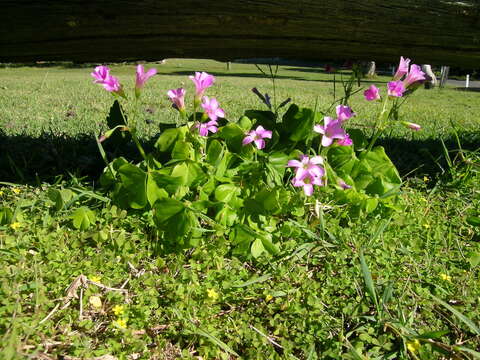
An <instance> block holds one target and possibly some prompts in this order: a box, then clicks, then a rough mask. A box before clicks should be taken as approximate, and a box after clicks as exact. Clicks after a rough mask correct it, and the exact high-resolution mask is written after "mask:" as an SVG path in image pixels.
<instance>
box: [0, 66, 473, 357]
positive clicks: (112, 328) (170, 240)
mask: <svg viewBox="0 0 480 360" xmlns="http://www.w3.org/2000/svg"><path fill="white" fill-rule="evenodd" d="M167 64H168V62H167ZM179 64H183V65H182V68H180V70H178V67H179V66H180V65H179ZM185 64H187V65H185ZM168 66H170V67H169V68H167V67H165V68H162V67H160V66H157V68H158V73H159V75H155V76H154V77H153V78H150V79H149V80H148V82H147V83H145V82H146V80H147V77H148V76H145V75H146V74H148V73H146V72H144V71H142V69H141V68H140V69H139V70H138V71H139V76H138V77H137V82H136V83H135V81H133V80H132V73H133V69H134V67H133V66H121V67H113V66H112V67H110V71H109V72H107V69H106V68H99V69H96V71H95V74H96V77H95V79H96V81H97V82H98V83H100V84H103V86H104V87H105V88H106V89H107V90H110V92H113V93H118V95H119V96H118V98H117V100H118V101H117V102H115V103H114V105H113V106H112V107H111V108H110V105H111V104H110V103H111V101H112V99H111V98H109V97H111V95H110V94H108V93H107V91H105V93H102V92H101V89H99V88H97V87H95V86H94V85H92V84H91V82H90V80H89V77H90V74H89V73H90V72H91V71H92V70H91V69H86V68H82V69H73V70H70V69H69V70H65V69H58V68H53V69H48V70H45V69H43V70H42V71H43V72H42V75H41V76H37V79H40V78H41V79H42V80H41V82H40V84H35V82H34V83H33V85H32V86H31V87H29V88H27V89H25V90H21V88H22V82H21V79H20V78H21V77H22V76H25V78H26V79H25V80H24V81H26V80H29V79H30V78H31V77H32V76H33V78H35V76H34V75H35V71H38V70H39V69H21V68H20V69H13V70H11V72H10V69H2V72H3V73H2V74H1V76H2V78H1V79H2V85H1V86H2V97H1V98H0V101H2V106H3V109H6V110H5V118H4V120H2V121H4V123H2V128H3V130H2V131H3V135H2V137H3V138H4V139H5V141H4V142H3V144H5V143H8V144H9V145H10V144H11V145H12V146H18V143H19V144H22V146H26V148H25V150H24V151H23V153H22V152H21V151H20V149H19V153H16V152H15V151H12V150H11V148H8V152H7V148H6V147H5V145H3V146H2V164H4V166H3V168H4V170H3V172H4V173H5V177H4V179H5V181H4V182H3V183H2V184H3V187H2V189H1V191H2V192H1V197H2V198H1V200H2V208H1V210H0V223H1V224H2V228H1V230H2V234H1V237H0V241H1V248H0V251H1V252H2V259H3V262H2V263H3V265H2V270H1V271H2V287H1V292H2V293H1V295H2V296H1V301H2V304H1V308H0V309H1V310H0V311H2V317H1V320H0V329H1V336H2V341H1V344H2V345H1V346H2V356H3V357H5V358H22V357H33V358H56V357H58V356H69V357H71V358H91V357H101V356H105V355H113V356H116V357H118V358H198V357H202V358H238V357H241V358H306V359H307V358H308V359H315V358H353V359H359V358H360V359H364V358H392V359H393V358H422V359H431V358H442V357H444V358H445V357H447V358H448V357H451V358H474V357H477V356H478V353H476V352H475V351H476V350H477V349H478V347H479V343H480V341H479V336H480V331H479V325H478V324H479V320H480V319H479V315H478V312H477V311H476V308H477V306H478V302H479V301H480V293H479V286H478V264H479V262H480V255H479V254H480V249H479V246H478V239H479V238H478V235H479V234H478V231H479V223H480V214H479V213H478V209H479V206H478V205H479V191H480V190H479V187H478V180H479V177H478V161H479V156H478V153H477V152H476V151H475V150H476V148H475V145H476V143H477V142H478V131H477V130H476V126H478V120H479V119H478V116H476V115H475V111H476V109H477V107H479V106H480V105H479V103H480V102H479V101H478V94H476V93H463V92H462V93H460V92H458V91H455V90H452V89H442V90H434V91H425V90H422V89H418V90H416V91H415V93H414V94H412V95H411V96H409V99H408V101H407V102H405V103H404V104H402V106H401V108H400V109H399V110H398V115H397V111H396V104H399V102H398V100H399V99H403V97H400V96H395V95H399V93H400V92H402V93H403V92H404V90H403V89H402V87H401V85H400V84H399V83H398V82H397V83H395V82H394V81H392V78H391V76H389V77H381V78H377V79H374V80H367V81H365V79H364V80H362V82H363V83H362V84H361V86H360V87H359V86H358V84H357V83H356V82H354V81H351V82H348V80H349V79H351V80H357V74H356V73H355V72H352V71H350V70H347V71H343V72H336V73H334V74H332V73H324V72H322V71H323V69H311V68H288V67H287V68H285V69H280V71H279V72H278V73H277V77H276V81H275V95H276V96H275V98H273V99H272V100H269V96H266V94H265V92H268V93H269V94H270V95H271V96H273V89H272V87H271V83H270V82H269V79H268V77H269V75H270V73H269V72H268V71H267V69H268V68H265V67H263V68H262V69H263V70H264V71H265V73H264V74H262V73H261V72H260V73H259V72H258V71H257V70H256V68H255V67H254V66H248V65H239V64H234V69H236V68H237V67H238V70H237V72H235V70H234V72H233V74H232V75H233V76H232V77H233V78H234V79H233V80H230V81H229V80H228V76H226V75H228V74H229V73H228V72H227V71H226V70H225V68H224V65H222V64H219V63H215V62H198V61H195V62H194V61H192V62H190V61H187V60H178V61H176V62H174V63H173V64H172V65H168ZM184 66H185V67H188V69H186V70H183V67H184ZM221 66H222V67H221ZM151 67H153V66H148V65H145V68H151ZM7 70H8V71H7ZM194 70H205V71H207V72H208V73H213V74H215V77H216V81H215V86H211V87H208V92H206V93H203V94H200V93H199V92H202V88H203V90H204V91H207V89H206V85H211V84H210V83H211V81H212V78H210V77H208V76H209V75H208V74H206V73H198V74H197V75H195V74H194ZM309 71H310V72H309ZM56 72H58V73H57V74H55V73H56ZM123 72H124V73H125V76H122V73H123ZM162 72H163V74H162ZM175 72H177V73H179V74H176V75H175V74H173V75H166V74H167V73H170V74H171V73H175ZM118 73H120V74H121V75H120V76H119V81H118V83H117V82H116V80H115V79H116V78H112V76H113V74H115V75H117V74H118ZM299 73H300V74H299ZM45 74H48V75H45ZM52 74H53V75H52ZM67 74H68V75H67ZM70 74H71V75H72V76H73V77H70ZM75 74H77V75H76V76H78V79H79V83H78V86H77V85H74V86H71V87H68V89H69V91H70V92H69V95H68V94H67V95H64V94H62V92H61V91H59V90H58V89H57V90H55V93H49V92H48V91H46V92H45V88H46V89H52V90H53V88H54V87H55V86H57V85H59V84H63V85H60V86H66V85H65V84H64V83H65V81H69V80H68V79H71V80H70V81H73V80H74V79H75ZM150 74H151V73H150ZM222 74H223V75H222ZM283 74H286V75H283ZM188 75H191V76H193V77H194V80H195V84H194V83H193V82H192V83H191V85H190V87H189V86H188V85H189V83H190V80H189V79H188V78H187V76H188ZM399 75H404V74H399ZM52 76H53V79H51V80H49V77H52ZM235 76H237V78H235ZM282 76H283V77H284V78H282ZM334 76H335V77H336V79H337V80H338V78H343V80H344V83H345V86H346V87H345V89H343V90H346V92H347V93H348V92H350V95H351V96H347V97H344V92H343V91H341V90H342V86H341V85H340V84H339V83H337V84H336V89H335V95H334V94H333V91H334V90H333V86H332V83H331V81H332V80H333V77H334ZM289 77H297V78H301V80H298V79H292V78H289ZM162 78H166V79H165V82H162V80H161V79H162ZM239 78H240V79H241V80H242V81H238V79H239ZM252 78H253V80H252ZM394 80H395V81H398V80H399V79H394ZM39 81H40V80H39ZM182 81H183V82H184V84H183V86H182V88H186V92H187V94H190V95H192V94H196V97H195V99H196V101H194V103H193V106H190V105H191V104H190V103H189V101H188V100H187V101H181V100H182V98H183V91H182V90H180V89H181V88H179V83H181V82H182ZM322 81H323V82H322ZM84 82H85V83H87V84H88V86H85V85H84V84H83V83H84ZM156 82H158V83H161V86H160V84H156ZM128 83H130V84H128ZM237 83H239V84H238V87H236V85H237ZM389 83H390V84H389ZM3 84H5V85H3ZM23 84H25V83H23ZM120 84H124V87H122V88H120V87H119V86H120ZM127 84H128V85H127ZM282 84H283V85H282ZM349 84H350V85H349ZM372 84H375V85H376V87H372V86H371V85H372ZM193 85H196V86H195V88H194V86H193ZM315 86H317V88H315ZM349 86H350V88H349ZM242 87H243V89H242ZM253 87H256V88H257V89H258V90H256V91H255V93H256V94H254V93H252V92H251V88H253ZM312 88H313V89H312ZM135 89H136V90H137V91H136V92H135V91H134V90H135ZM168 89H171V90H172V91H171V92H169V94H168V95H169V97H170V99H171V100H170V99H168V97H167V96H166V95H167V90H168ZM378 89H379V91H380V95H381V97H382V100H383V101H384V102H375V101H376V100H377V90H378ZM387 89H388V91H389V93H388V94H387ZM83 90H85V92H84V94H82V92H83ZM405 90H407V89H405ZM140 91H141V93H140ZM365 91H366V93H365ZM33 92H35V93H39V94H40V95H39V96H46V97H47V98H48V97H50V98H49V100H47V103H48V102H51V103H50V106H48V105H46V104H45V103H44V102H43V101H36V102H33V101H30V102H28V100H27V99H29V96H31V95H32V93H33ZM93 92H95V94H93ZM9 93H10V94H9ZM42 94H43V95H42ZM53 94H56V95H57V96H59V97H60V98H59V99H57V100H55V98H54V97H53ZM298 94H301V96H299V95H298ZM122 95H125V96H127V97H129V100H131V101H130V102H126V101H124V99H123V96H122ZM204 95H206V96H208V98H207V99H206V100H205V99H204V98H203V96H204ZM332 95H334V97H335V99H336V100H338V101H337V102H334V103H333V105H332V106H330V105H331V104H332V97H333V96H332ZM388 95H390V97H389V96H388ZM402 95H403V94H402ZM89 96H91V98H89ZM82 97H85V100H84V101H81V102H78V100H76V99H77V98H82ZM287 97H291V98H292V99H291V101H290V102H288V103H285V105H284V106H282V107H279V105H280V104H281V103H282V102H283V100H284V99H286V98H287ZM214 98H215V101H214ZM259 98H260V99H259ZM67 99H68V101H67ZM190 99H191V97H190ZM259 100H261V101H259ZM367 100H372V101H371V102H369V101H367ZM171 101H173V103H174V104H175V105H176V109H172V108H171ZM218 102H220V106H218V105H219V104H218ZM262 102H264V103H266V104H262ZM292 103H294V104H296V105H292ZM339 103H341V104H339ZM160 104H161V105H160ZM383 104H386V105H385V106H383ZM202 105H203V106H202ZM338 105H342V106H344V107H345V108H344V107H339V108H337V106H338ZM261 106H263V107H264V108H263V109H262V110H261V111H259V110H258V109H259V108H260V107H261ZM347 106H349V107H348V109H350V107H351V109H353V111H355V113H356V114H357V115H356V116H351V115H352V114H351V113H350V112H349V110H347V108H346V107H347ZM19 107H20V108H22V107H34V108H35V110H39V111H35V110H34V111H31V112H30V111H29V112H24V111H21V110H20V109H19ZM42 107H43V108H42ZM96 107H97V108H96ZM42 109H43V110H42ZM248 109H252V110H250V111H245V110H248ZM371 109H373V110H371ZM382 109H387V110H388V111H382ZM391 109H393V111H390V110H391ZM466 110H467V111H466ZM204 111H205V113H206V115H204ZM105 114H108V115H109V116H108V118H107V120H106V121H105V120H103V118H104V117H105ZM167 114H168V115H167ZM230 114H232V115H230ZM26 116H32V117H34V119H35V120H33V121H30V122H28V123H27V122H26V121H23V120H24V119H25V117H26ZM45 116H50V118H46V117H45ZM57 116H58V117H57ZM326 116H329V117H330V118H331V119H330V120H327V121H325V119H324V117H326ZM38 117H42V118H41V119H39V118H38ZM225 117H226V118H228V119H229V120H230V119H232V121H229V122H227V121H226V120H224V118H225ZM342 117H347V118H348V119H347V120H346V119H342ZM236 120H238V121H236ZM165 123H170V124H171V125H169V126H166V125H165ZM387 123H388V124H390V125H392V126H390V127H389V128H388V130H387V128H385V129H384V128H383V125H384V124H387ZM285 124H288V126H286V125H285ZM329 124H330V127H332V125H334V126H333V129H330V128H329ZM415 124H417V125H418V124H419V125H420V126H421V127H422V131H414V130H413V129H411V127H413V128H414V129H416V128H417V127H416V125H415ZM315 125H316V127H315V129H316V130H317V132H315V131H314V126H315ZM340 125H341V126H340ZM375 125H376V127H375ZM260 126H261V127H262V128H260ZM109 129H112V130H113V129H115V131H109ZM378 129H381V130H382V131H378ZM329 130H332V131H329ZM100 134H101V135H102V136H99V135H100ZM347 134H349V135H350V136H348V137H347ZM205 135H208V136H205ZM326 135H327V136H326ZM330 135H332V136H330ZM333 135H335V136H333ZM128 136H132V137H133V139H132V140H129V138H128ZM62 137H64V140H65V141H61V140H59V139H61V138H62ZM36 138H39V139H40V143H39V144H35V141H36V140H35V139H36ZM332 138H333V141H332V143H331V142H330V141H331V139H332ZM349 138H351V139H352V140H353V144H350V143H349V140H348V139H349ZM88 139H93V141H91V140H88ZM95 139H98V140H99V142H98V143H97V142H96V141H95ZM329 139H330V140H329ZM339 141H342V142H344V143H343V144H341V145H343V146H341V145H338V144H335V143H338V142H339ZM15 142H17V144H16V145H15V144H14V143H15ZM40 144H41V145H45V146H46V150H44V151H45V152H46V153H47V155H49V156H50V157H51V158H50V159H48V160H44V159H42V156H38V155H37V154H35V151H34V150H32V149H40ZM370 144H371V146H370ZM321 145H323V146H321ZM378 146H383V147H384V148H385V149H386V151H385V152H383V150H382V147H378ZM99 149H100V151H99ZM62 150H63V151H65V150H71V153H70V154H69V153H68V152H62ZM37 151H38V150H37ZM59 151H60V153H58V152H59ZM55 152H57V155H55ZM19 154H20V155H19ZM99 154H101V155H99ZM219 154H221V155H219ZM72 155H73V156H72ZM301 155H303V156H308V159H310V160H313V159H315V160H313V161H314V162H312V163H310V164H307V165H308V166H307V167H306V168H307V169H306V170H308V171H306V172H304V173H303V175H304V176H303V177H302V174H301V173H300V174H299V169H302V165H305V164H306V161H305V160H306V158H305V157H303V158H300V156H301ZM387 155H388V156H390V157H391V158H392V160H393V162H392V161H390V160H389V157H388V156H387ZM319 156H321V157H322V158H323V159H319V158H318V157H319ZM63 157H65V159H62V158H63ZM80 157H82V158H81V159H80ZM222 159H227V160H228V159H232V160H228V161H227V160H222ZM65 160H67V161H65ZM321 160H323V163H322V162H320V161H321ZM36 161H43V163H42V162H41V163H40V164H37V165H36V166H35V164H36ZM70 161H72V164H73V165H74V166H71V165H72V164H68V162H70ZM104 161H105V162H104ZM300 162H303V164H301V163H300ZM222 163H223V164H222ZM46 165H47V166H48V165H49V166H50V168H49V169H48V171H43V172H42V168H43V167H45V166H46ZM79 165H82V166H79ZM287 165H290V167H288V166H287ZM32 167H33V168H34V169H35V170H37V171H36V173H35V172H34V173H32V172H31V168H32ZM354 168H357V171H356V173H357V175H358V176H354V175H353V173H354V172H353V171H352V169H354ZM396 168H398V169H399V170H400V172H397V170H396ZM7 169H8V172H7ZM55 171H56V172H55ZM49 172H50V176H51V175H59V176H57V177H56V178H54V177H50V178H49V180H50V182H49V183H46V182H44V179H45V177H44V176H43V174H48V173H49ZM52 172H53V173H52ZM69 173H70V174H69ZM85 175H88V177H82V176H85ZM401 178H403V184H402V186H401V187H399V185H400V181H401ZM52 179H53V181H52ZM7 180H8V181H7ZM306 180H307V181H306ZM290 183H292V185H298V186H290V185H289V184H290ZM309 184H314V186H309ZM321 185H327V186H321ZM348 187H351V188H348ZM312 188H313V189H314V190H313V189H312ZM345 194H353V195H350V196H347V195H345Z"/></svg>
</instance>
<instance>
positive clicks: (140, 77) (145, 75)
mask: <svg viewBox="0 0 480 360" xmlns="http://www.w3.org/2000/svg"><path fill="white" fill-rule="evenodd" d="M156 73H157V69H150V70H148V71H147V72H145V70H144V69H143V65H137V77H136V81H135V90H141V89H142V88H143V86H144V85H145V83H146V82H147V80H148V79H150V78H151V77H152V76H154V75H155V74H156Z"/></svg>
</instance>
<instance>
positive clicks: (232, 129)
mask: <svg viewBox="0 0 480 360" xmlns="http://www.w3.org/2000/svg"><path fill="white" fill-rule="evenodd" d="M218 134H219V136H220V137H221V138H222V139H224V140H225V142H226V143H227V146H228V149H229V150H230V151H232V152H235V153H240V152H242V149H243V148H244V147H243V145H242V141H243V138H244V137H245V131H244V130H243V129H242V128H241V127H240V126H238V125H237V124H235V123H229V124H227V125H226V126H224V127H222V128H221V129H220V131H219V133H218Z"/></svg>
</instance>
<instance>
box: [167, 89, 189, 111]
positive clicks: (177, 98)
mask: <svg viewBox="0 0 480 360" xmlns="http://www.w3.org/2000/svg"><path fill="white" fill-rule="evenodd" d="M185 93H186V91H185V89H184V88H178V89H171V90H168V91H167V95H168V97H169V98H170V100H171V101H172V103H173V106H174V107H175V108H176V109H177V110H179V111H180V112H181V111H182V110H185Z"/></svg>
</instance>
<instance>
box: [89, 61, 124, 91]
mask: <svg viewBox="0 0 480 360" xmlns="http://www.w3.org/2000/svg"><path fill="white" fill-rule="evenodd" d="M90 75H92V76H93V77H94V78H95V80H94V81H93V82H94V83H95V84H101V85H103V87H104V88H105V90H107V91H108V92H113V93H116V94H118V95H120V96H124V93H123V89H122V85H121V84H120V82H119V81H118V79H117V78H116V77H115V76H112V75H110V69H109V68H108V67H106V66H97V67H96V68H95V70H94V71H93V72H92V73H91V74H90Z"/></svg>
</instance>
